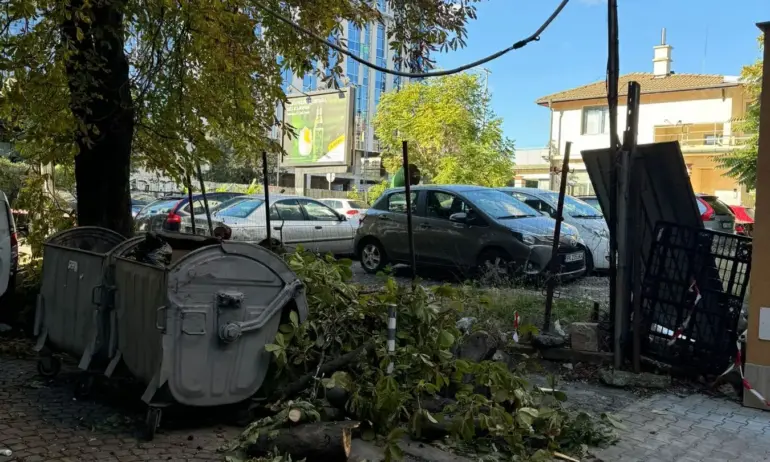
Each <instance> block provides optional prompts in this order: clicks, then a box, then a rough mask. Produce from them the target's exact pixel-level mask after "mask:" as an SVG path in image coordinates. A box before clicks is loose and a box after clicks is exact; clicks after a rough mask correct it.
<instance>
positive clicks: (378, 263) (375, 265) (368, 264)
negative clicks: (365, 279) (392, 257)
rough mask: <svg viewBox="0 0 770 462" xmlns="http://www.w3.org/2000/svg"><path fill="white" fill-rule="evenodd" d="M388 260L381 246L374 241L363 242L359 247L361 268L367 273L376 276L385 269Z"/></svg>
mask: <svg viewBox="0 0 770 462" xmlns="http://www.w3.org/2000/svg"><path fill="white" fill-rule="evenodd" d="M387 264H388V258H387V256H386V255H385V249H383V248H382V244H380V243H379V242H378V241H375V240H374V239H371V240H368V241H366V242H364V244H363V246H362V247H361V266H362V267H363V268H364V271H366V272H367V273H372V274H376V273H377V272H379V271H381V270H382V269H383V268H385V265H387Z"/></svg>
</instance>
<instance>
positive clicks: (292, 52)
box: [0, 0, 480, 234]
mask: <svg viewBox="0 0 770 462" xmlns="http://www.w3.org/2000/svg"><path fill="white" fill-rule="evenodd" d="M478 1H480V0H469V1H465V2H463V4H462V6H459V7H458V6H457V4H456V2H455V1H454V0H384V1H374V0H366V1H358V0H226V1H225V0H176V1H172V0H66V1H63V0H6V1H4V2H3V6H2V7H1V8H0V92H1V93H0V120H2V121H3V122H4V123H6V124H7V126H8V129H9V130H10V131H12V132H13V133H16V134H17V136H16V139H15V140H14V141H15V144H16V146H17V148H18V149H19V151H20V152H21V153H22V155H23V156H24V157H25V158H26V159H28V160H30V161H33V162H50V161H53V162H56V163H58V164H62V163H69V164H72V163H74V166H75V177H76V180H77V196H78V219H79V221H80V224H82V225H98V226H105V227H108V228H111V229H114V230H116V231H118V232H121V233H124V234H130V232H131V228H132V221H131V218H130V199H129V186H128V185H129V174H130V164H131V163H132V162H133V163H135V164H139V165H142V166H143V167H147V168H149V169H154V170H160V171H163V172H164V173H167V174H169V175H171V176H173V177H175V178H177V179H181V177H182V175H183V173H184V171H185V170H187V169H190V168H191V166H192V165H193V164H194V161H195V160H200V161H204V162H206V161H211V162H213V161H216V159H218V158H219V157H220V156H221V155H222V154H221V153H222V151H221V149H219V148H218V146H217V144H218V142H224V143H225V144H226V145H228V146H230V147H232V149H233V151H234V152H235V153H236V154H237V155H244V156H246V157H247V158H248V159H253V158H255V156H256V155H257V154H258V153H259V152H261V151H262V150H268V151H271V152H277V151H278V150H279V149H280V147H279V146H278V145H277V144H276V143H274V142H272V141H271V139H270V138H269V137H268V133H269V132H270V130H271V129H272V128H273V127H275V126H276V125H279V124H280V123H281V122H280V120H278V119H277V117H276V108H277V106H278V102H280V101H285V95H284V93H283V92H282V90H281V81H282V77H281V73H282V70H283V69H286V68H290V69H292V70H293V71H294V72H295V73H296V74H304V73H306V72H317V73H318V75H319V76H320V77H321V78H322V80H325V81H327V82H329V83H330V84H331V85H332V86H333V85H334V83H335V82H338V81H340V80H339V79H338V77H339V76H340V75H341V74H342V73H343V68H342V63H344V60H343V59H342V58H341V56H339V55H338V54H337V53H329V50H328V48H327V47H326V46H325V45H323V44H321V43H319V42H317V41H314V40H312V39H310V38H309V37H307V36H305V35H302V34H300V33H298V32H297V31H296V30H295V29H294V28H292V27H290V26H288V25H286V24H283V23H282V22H280V21H278V20H276V19H275V18H273V17H272V16H269V15H268V14H267V13H265V11H264V9H263V8H264V6H267V7H269V8H271V9H273V10H275V11H279V12H281V13H282V14H283V15H284V16H288V17H292V18H294V20H295V21H297V22H298V23H299V24H301V25H302V26H304V27H305V28H307V29H310V30H312V31H313V32H315V33H316V34H318V35H320V36H323V37H328V36H341V33H342V32H343V31H342V30H341V28H342V26H341V24H342V22H341V21H342V20H348V21H352V22H353V23H355V24H363V23H365V22H370V21H378V20H380V19H381V13H380V12H379V11H378V8H377V7H378V4H379V3H383V4H386V5H387V6H388V8H389V9H390V11H391V12H392V13H393V15H394V17H395V21H396V25H395V26H394V27H390V28H389V29H388V33H389V41H390V47H391V49H392V52H393V53H395V56H397V57H398V59H399V60H400V61H401V63H402V64H403V67H404V68H406V69H410V68H415V67H416V66H417V65H420V66H426V65H427V66H430V64H431V61H430V59H429V53H430V52H431V51H434V50H441V49H447V48H456V47H458V46H463V45H464V39H465V35H466V32H465V24H466V21H467V20H469V19H472V18H474V17H475V10H474V7H473V4H474V3H475V2H478ZM277 57H280V58H277ZM313 63H319V65H320V67H321V68H322V69H314V65H313ZM327 69H328V70H330V73H329V74H328V75H327V73H326V72H325V70H327ZM213 140H217V141H216V142H215V141H213Z"/></svg>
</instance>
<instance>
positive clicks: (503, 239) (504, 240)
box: [355, 185, 586, 278]
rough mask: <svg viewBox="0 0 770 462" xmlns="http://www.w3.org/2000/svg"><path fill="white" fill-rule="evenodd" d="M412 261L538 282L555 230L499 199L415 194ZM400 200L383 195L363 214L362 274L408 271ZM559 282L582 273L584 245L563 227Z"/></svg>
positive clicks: (480, 193)
mask: <svg viewBox="0 0 770 462" xmlns="http://www.w3.org/2000/svg"><path fill="white" fill-rule="evenodd" d="M411 196H412V197H411V200H412V212H413V229H414V244H415V254H416V258H417V261H418V263H419V264H422V265H430V266H445V267H455V268H460V269H462V270H472V269H476V268H480V267H484V266H487V265H494V266H496V267H499V266H500V264H501V263H502V264H505V266H509V265H508V264H510V266H512V267H513V269H514V270H515V271H517V272H520V273H524V274H529V275H537V274H540V273H542V272H543V271H544V270H545V269H546V267H547V264H548V262H549V260H550V256H551V252H552V244H553V231H554V226H555V224H556V222H555V221H554V220H553V219H552V218H549V217H544V216H542V215H541V214H540V213H538V212H537V211H535V210H534V209H533V208H531V207H529V206H528V205H526V204H524V203H522V202H521V201H519V200H517V199H515V198H513V197H511V196H510V195H508V194H505V193H502V192H500V191H497V190H494V189H491V188H484V187H480V186H455V185H431V186H415V187H413V188H412V194H411ZM405 212H406V193H405V191H404V189H403V188H397V189H389V190H387V191H385V192H384V193H383V195H382V196H381V197H380V198H379V199H378V200H377V202H375V203H374V205H372V207H370V208H369V210H368V211H367V213H366V216H365V217H364V218H363V220H362V221H361V225H360V227H359V228H358V231H357V233H356V241H355V250H356V255H357V256H358V257H359V258H360V259H361V265H362V266H363V268H364V270H366V271H367V272H370V273H376V272H378V271H380V270H381V269H383V268H384V267H385V266H386V265H387V264H395V263H408V262H409V243H408V239H407V224H406V221H407V217H406V213H405ZM559 261H560V264H561V275H562V276H563V277H567V278H568V277H577V276H581V275H583V274H584V273H585V270H586V266H585V251H584V243H583V241H582V240H581V239H580V237H579V235H578V232H577V229H576V228H575V227H574V226H571V225H568V224H566V223H563V224H562V232H561V238H560V243H559Z"/></svg>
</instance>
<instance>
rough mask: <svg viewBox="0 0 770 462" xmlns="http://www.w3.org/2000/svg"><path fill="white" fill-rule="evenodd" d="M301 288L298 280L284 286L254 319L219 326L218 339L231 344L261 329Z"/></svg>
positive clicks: (300, 282)
mask: <svg viewBox="0 0 770 462" xmlns="http://www.w3.org/2000/svg"><path fill="white" fill-rule="evenodd" d="M303 287H304V286H303V284H302V281H300V280H298V279H297V280H294V281H292V282H290V283H289V284H286V286H284V288H283V290H281V292H279V293H278V296H277V297H275V299H273V301H272V303H270V305H268V307H267V308H265V309H264V310H262V312H261V313H259V316H257V317H256V318H255V319H251V320H249V321H245V322H240V321H239V322H228V323H226V324H222V325H220V326H219V338H220V339H221V340H222V341H223V342H225V343H232V342H234V341H236V340H238V338H240V336H241V334H243V333H246V332H252V331H255V330H259V329H261V328H262V326H264V325H265V324H267V321H268V320H269V319H270V318H271V317H272V316H273V314H274V313H275V312H276V311H277V310H278V309H280V308H282V307H283V306H284V305H285V304H286V303H288V302H289V300H291V299H292V298H294V297H295V296H296V295H297V292H298V291H300V290H302V288H303Z"/></svg>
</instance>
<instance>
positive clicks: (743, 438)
mask: <svg viewBox="0 0 770 462" xmlns="http://www.w3.org/2000/svg"><path fill="white" fill-rule="evenodd" d="M613 415H615V416H616V417H618V418H620V419H621V420H622V422H623V424H624V425H625V426H626V427H627V428H626V429H625V430H621V431H619V433H620V437H621V440H620V442H619V443H618V444H616V445H615V446H612V447H609V448H607V449H604V450H601V451H595V452H594V453H593V454H594V455H595V456H596V457H597V458H599V459H600V460H603V461H605V462H614V461H619V462H642V461H645V462H653V461H655V462H696V461H708V462H720V461H733V460H734V461H742V462H752V461H756V462H761V461H770V412H764V411H759V410H756V409H749V408H745V407H742V406H741V405H739V404H738V403H735V402H732V401H728V400H726V399H721V398H716V397H708V396H704V395H691V396H687V397H679V396H677V395H674V394H671V393H664V394H660V395H656V396H653V397H651V398H648V399H644V400H641V401H637V402H635V403H633V404H631V405H629V406H627V407H625V408H624V409H622V410H621V411H619V412H615V413H614V414H613Z"/></svg>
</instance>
